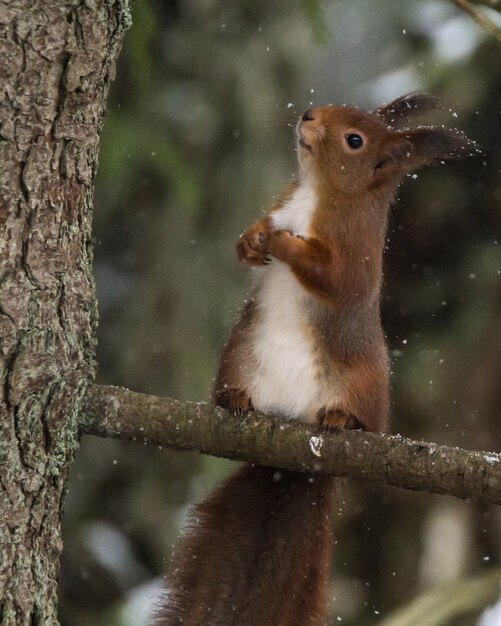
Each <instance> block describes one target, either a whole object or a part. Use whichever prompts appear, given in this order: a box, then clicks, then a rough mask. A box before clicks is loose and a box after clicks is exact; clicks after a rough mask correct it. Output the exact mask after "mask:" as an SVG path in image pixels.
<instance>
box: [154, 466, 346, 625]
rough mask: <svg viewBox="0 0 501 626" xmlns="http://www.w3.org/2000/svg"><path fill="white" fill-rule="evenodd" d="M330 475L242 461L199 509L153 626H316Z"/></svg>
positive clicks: (320, 619) (327, 548) (327, 542)
mask: <svg viewBox="0 0 501 626" xmlns="http://www.w3.org/2000/svg"><path fill="white" fill-rule="evenodd" d="M334 480H335V479H333V478H332V477H331V476H320V475H315V476H311V475H308V474H300V473H296V472H288V471H285V470H277V469H273V468H266V467H257V466H251V465H246V466H244V467H242V468H241V469H240V470H239V471H237V472H236V473H235V474H233V475H232V476H231V477H230V478H229V479H228V480H227V481H226V482H224V483H222V484H221V485H219V486H218V487H217V488H216V490H215V491H214V492H213V493H212V495H210V496H209V498H208V499H207V500H205V502H202V503H201V504H199V505H198V506H197V507H196V508H195V510H194V512H193V517H192V520H191V523H190V526H189V528H188V531H187V534H186V536H185V537H184V539H183V541H182V542H181V545H180V547H179V549H178V552H177V555H176V557H175V559H174V563H173V569H172V571H171V573H170V575H169V576H168V579H167V590H166V595H165V598H164V599H163V605H162V606H161V608H160V609H159V611H158V613H157V616H156V620H155V622H154V624H155V626H174V625H179V624H183V625H185V626H201V625H202V624H203V625H204V626H237V625H238V626H319V625H321V624H324V623H325V604H326V603H325V597H324V596H325V593H326V584H327V575H328V565H329V557H330V552H331V543H332V537H331V523H330V519H329V518H330V512H331V510H332V505H333V500H334V497H333V496H334Z"/></svg>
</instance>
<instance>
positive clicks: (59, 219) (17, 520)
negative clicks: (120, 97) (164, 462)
mask: <svg viewBox="0 0 501 626" xmlns="http://www.w3.org/2000/svg"><path fill="white" fill-rule="evenodd" d="M128 23H129V11H128V3H127V0H116V1H113V0H110V1H108V0H107V1H106V2H105V1H104V0H84V2H77V1H74V2H72V1H70V2H64V3H63V2H57V1H56V0H48V1H47V0H46V1H42V0H35V1H33V0H18V1H17V2H15V3H14V2H12V3H11V2H5V1H4V2H0V33H1V34H0V59H1V61H0V63H1V66H0V85H1V89H2V99H1V104H0V163H1V169H0V189H1V192H0V193H1V195H0V224H1V229H2V234H1V238H0V264H1V265H0V269H1V281H0V341H1V344H0V345H1V354H0V358H1V359H2V382H3V384H2V388H1V404H0V411H1V414H0V415H1V422H0V424H1V426H0V427H1V432H0V623H1V624H2V625H3V626H7V625H11V624H29V625H30V626H33V625H35V624H44V625H52V624H56V623H57V595H56V592H57V577H58V569H59V565H58V560H59V555H60V552H61V548H62V543H61V509H62V501H63V495H64V489H65V483H66V479H67V476H68V470H69V467H70V464H71V461H72V459H73V456H74V454H75V450H76V447H77V435H78V429H77V416H78V411H79V403H80V399H81V397H82V394H83V392H84V390H85V387H86V385H87V384H88V383H89V381H92V380H93V377H94V373H95V361H94V344H95V338H94V330H95V326H96V321H97V313H96V301H95V295H94V283H93V278H92V267H91V264H92V245H91V215H92V202H93V189H92V184H93V178H94V173H95V171H96V164H97V149H98V143H99V133H100V130H101V125H102V121H103V116H104V110H105V102H106V95H107V90H108V85H109V82H110V80H111V79H112V78H113V73H114V64H115V60H116V57H117V55H118V52H119V49H120V46H121V43H122V37H123V33H124V30H125V28H126V27H127V26H128Z"/></svg>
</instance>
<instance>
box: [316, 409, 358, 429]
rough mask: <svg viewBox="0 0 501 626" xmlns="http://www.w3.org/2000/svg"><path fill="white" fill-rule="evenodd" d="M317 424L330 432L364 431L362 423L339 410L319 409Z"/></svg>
mask: <svg viewBox="0 0 501 626" xmlns="http://www.w3.org/2000/svg"><path fill="white" fill-rule="evenodd" d="M317 424H320V426H324V427H325V428H329V429H332V430H364V427H363V424H362V422H360V421H359V420H358V419H357V418H356V417H355V416H354V415H351V414H350V413H346V412H345V411H341V410H340V409H320V411H318V413H317Z"/></svg>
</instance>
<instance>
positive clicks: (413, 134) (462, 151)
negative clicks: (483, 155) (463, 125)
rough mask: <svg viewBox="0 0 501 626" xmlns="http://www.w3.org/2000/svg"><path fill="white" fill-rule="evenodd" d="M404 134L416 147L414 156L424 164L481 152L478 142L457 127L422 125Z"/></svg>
mask: <svg viewBox="0 0 501 626" xmlns="http://www.w3.org/2000/svg"><path fill="white" fill-rule="evenodd" d="M404 134H405V138H406V139H407V140H408V141H410V143H411V144H412V145H413V147H414V151H413V152H414V154H413V156H414V158H417V159H419V160H420V161H421V163H422V164H423V165H426V164H428V163H433V162H436V161H439V162H441V161H450V160H451V159H462V158H463V157H468V156H473V155H475V154H478V153H479V152H480V150H479V149H478V146H477V144H476V142H475V141H473V140H472V139H469V138H468V137H467V136H466V135H465V134H464V133H463V132H462V131H461V130H458V129H456V128H444V127H441V126H421V127H418V128H413V129H411V130H407V131H404Z"/></svg>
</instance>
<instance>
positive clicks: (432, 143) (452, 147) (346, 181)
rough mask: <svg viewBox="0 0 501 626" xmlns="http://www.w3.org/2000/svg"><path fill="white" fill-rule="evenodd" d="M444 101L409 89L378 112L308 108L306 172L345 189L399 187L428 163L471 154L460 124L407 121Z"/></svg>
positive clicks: (302, 154) (303, 140)
mask: <svg viewBox="0 0 501 626" xmlns="http://www.w3.org/2000/svg"><path fill="white" fill-rule="evenodd" d="M440 106H441V102H440V100H438V99H437V98H435V97H433V96H430V95H428V94H421V93H411V94H407V95H405V96H402V97H400V98H398V99H396V100H394V101H393V102H390V103H389V104H387V105H384V106H381V107H380V108H379V109H377V110H376V111H373V112H371V111H362V110H360V109H356V108H351V107H335V106H327V107H322V108H313V109H308V110H307V111H306V112H305V113H304V114H303V116H302V117H301V118H300V120H299V121H298V124H297V127H296V134H297V149H298V158H299V163H300V168H301V172H302V175H307V176H313V179H314V180H315V181H316V182H317V184H319V185H321V186H323V185H328V187H329V188H330V189H336V190H339V191H341V192H344V193H346V194H350V195H351V194H357V193H363V192H367V191H371V190H375V189H377V188H379V187H391V188H394V187H396V186H397V185H398V184H399V183H400V181H401V180H402V178H403V177H404V176H405V175H406V174H408V173H410V172H412V171H414V170H417V169H419V168H420V167H423V166H425V165H430V164H433V163H440V162H444V161H447V160H450V159H458V158H461V157H464V156H470V155H473V154H475V153H476V152H478V149H477V145H476V143H475V142H474V141H472V140H470V139H468V138H467V137H466V135H465V134H464V133H462V132H461V131H459V130H457V129H449V128H445V127H443V126H416V127H412V126H409V125H408V123H409V120H410V119H411V118H412V117H413V116H416V115H420V114H422V113H424V112H426V111H428V110H430V109H436V108H440Z"/></svg>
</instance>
